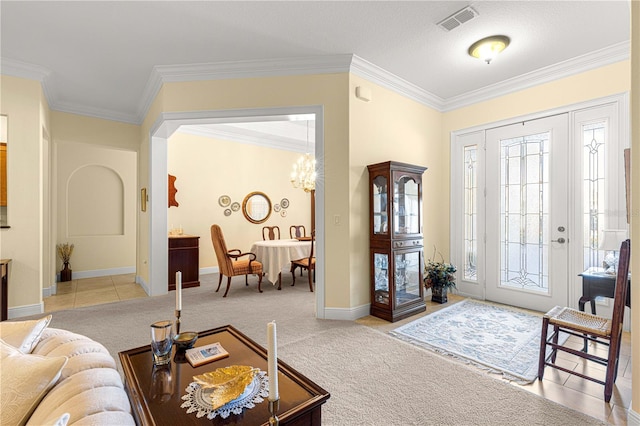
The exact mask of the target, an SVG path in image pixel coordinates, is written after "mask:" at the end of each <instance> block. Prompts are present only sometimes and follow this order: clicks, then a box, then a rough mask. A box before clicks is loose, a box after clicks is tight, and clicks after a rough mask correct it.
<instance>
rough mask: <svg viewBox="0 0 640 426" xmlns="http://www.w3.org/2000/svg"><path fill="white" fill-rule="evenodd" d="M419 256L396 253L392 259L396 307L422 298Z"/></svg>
mask: <svg viewBox="0 0 640 426" xmlns="http://www.w3.org/2000/svg"><path fill="white" fill-rule="evenodd" d="M420 254H421V252H417V251H414V252H412V253H397V254H396V255H395V259H394V273H395V285H396V288H395V296H396V306H399V305H402V304H403V303H407V302H413V301H415V300H416V299H419V298H422V292H421V290H422V280H421V274H420V270H421V269H420Z"/></svg>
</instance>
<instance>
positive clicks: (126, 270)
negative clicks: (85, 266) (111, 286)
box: [56, 266, 136, 282]
mask: <svg viewBox="0 0 640 426" xmlns="http://www.w3.org/2000/svg"><path fill="white" fill-rule="evenodd" d="M135 272H136V267H135V266H125V267H122V268H111V269H94V270H92V271H73V279H74V280H78V279H82V278H95V277H106V276H108V275H123V274H133V273H135ZM56 281H58V282H59V281H60V274H58V276H56Z"/></svg>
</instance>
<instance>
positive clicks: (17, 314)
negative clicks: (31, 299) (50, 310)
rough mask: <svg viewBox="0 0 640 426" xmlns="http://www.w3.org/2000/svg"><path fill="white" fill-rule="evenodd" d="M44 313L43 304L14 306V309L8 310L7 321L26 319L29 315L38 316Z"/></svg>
mask: <svg viewBox="0 0 640 426" xmlns="http://www.w3.org/2000/svg"><path fill="white" fill-rule="evenodd" d="M42 313H44V302H40V303H37V304H35V305H24V306H16V307H15V308H9V310H8V312H7V316H8V318H9V319H12V318H21V317H28V316H30V315H38V314H42Z"/></svg>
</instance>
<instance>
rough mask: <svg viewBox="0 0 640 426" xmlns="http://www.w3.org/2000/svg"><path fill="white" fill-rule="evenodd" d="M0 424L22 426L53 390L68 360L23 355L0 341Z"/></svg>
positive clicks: (63, 357) (64, 358)
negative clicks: (0, 357)
mask: <svg viewBox="0 0 640 426" xmlns="http://www.w3.org/2000/svg"><path fill="white" fill-rule="evenodd" d="M0 348H1V352H2V362H1V364H2V371H1V372H0V376H1V377H0V400H1V406H2V413H1V414H0V424H3V425H24V424H25V423H26V422H27V420H28V419H29V417H30V416H31V413H33V411H34V410H35V408H36V407H37V406H38V404H39V403H40V401H41V400H42V398H44V396H45V395H46V394H47V392H48V391H49V389H51V387H53V386H54V385H55V384H56V382H57V381H58V378H59V377H60V374H61V372H62V368H63V367H64V366H65V364H66V363H67V357H65V356H60V357H44V356H40V355H30V354H23V353H22V352H20V351H19V350H18V349H16V348H14V347H13V346H11V345H8V344H6V343H5V342H4V341H2V340H0Z"/></svg>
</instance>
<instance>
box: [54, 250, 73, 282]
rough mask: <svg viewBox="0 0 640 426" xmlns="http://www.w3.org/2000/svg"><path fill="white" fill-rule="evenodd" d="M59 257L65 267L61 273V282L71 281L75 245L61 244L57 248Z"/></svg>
mask: <svg viewBox="0 0 640 426" xmlns="http://www.w3.org/2000/svg"><path fill="white" fill-rule="evenodd" d="M56 249H57V252H58V257H59V258H60V260H62V263H63V265H64V267H63V268H62V270H61V271H60V281H61V282H64V281H71V274H72V271H71V269H70V268H69V261H70V260H71V255H72V254H73V244H69V243H61V244H58V245H57V246H56Z"/></svg>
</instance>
